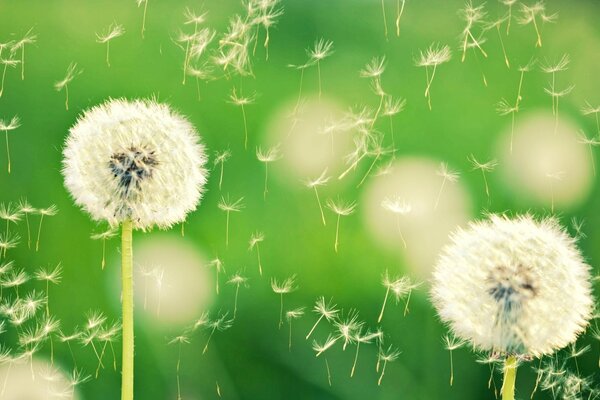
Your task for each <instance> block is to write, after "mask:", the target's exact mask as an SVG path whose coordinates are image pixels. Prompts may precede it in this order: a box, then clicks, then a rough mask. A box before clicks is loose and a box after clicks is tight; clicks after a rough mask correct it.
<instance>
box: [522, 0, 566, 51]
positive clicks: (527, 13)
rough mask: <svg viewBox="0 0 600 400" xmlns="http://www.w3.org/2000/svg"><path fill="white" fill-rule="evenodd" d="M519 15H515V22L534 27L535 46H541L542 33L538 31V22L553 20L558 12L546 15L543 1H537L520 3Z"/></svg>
mask: <svg viewBox="0 0 600 400" xmlns="http://www.w3.org/2000/svg"><path fill="white" fill-rule="evenodd" d="M519 5H520V6H521V10H520V11H521V15H520V16H519V17H517V22H518V23H519V24H520V25H529V24H532V25H533V28H534V29H535V34H536V37H537V40H536V42H535V46H536V47H542V34H541V32H540V27H539V23H540V22H554V21H555V20H556V18H557V17H558V14H552V15H548V14H546V5H545V4H544V1H538V2H536V3H534V4H532V5H527V4H523V3H520V4H519Z"/></svg>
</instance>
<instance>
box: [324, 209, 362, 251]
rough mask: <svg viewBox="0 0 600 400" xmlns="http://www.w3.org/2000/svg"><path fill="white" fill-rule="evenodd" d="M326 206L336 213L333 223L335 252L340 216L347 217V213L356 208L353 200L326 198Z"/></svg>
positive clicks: (337, 242)
mask: <svg viewBox="0 0 600 400" xmlns="http://www.w3.org/2000/svg"><path fill="white" fill-rule="evenodd" d="M325 206H326V207H327V208H329V209H330V210H331V211H332V212H333V213H334V214H336V215H337V222H336V225H335V242H334V246H333V248H334V249H335V252H336V253H337V251H338V247H339V237H340V217H342V216H344V217H347V216H348V215H350V214H352V213H354V211H355V209H356V203H355V202H345V201H343V200H340V199H337V200H332V199H327V203H326V204H325Z"/></svg>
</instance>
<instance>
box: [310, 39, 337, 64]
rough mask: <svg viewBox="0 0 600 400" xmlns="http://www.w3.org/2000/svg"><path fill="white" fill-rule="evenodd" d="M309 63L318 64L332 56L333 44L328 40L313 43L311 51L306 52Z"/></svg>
mask: <svg viewBox="0 0 600 400" xmlns="http://www.w3.org/2000/svg"><path fill="white" fill-rule="evenodd" d="M306 52H307V53H308V56H309V57H310V61H311V62H318V61H321V60H323V59H324V58H327V57H329V56H330V55H331V54H333V42H332V41H330V40H325V39H322V38H321V39H319V40H317V41H315V44H314V46H313V48H312V49H308V50H306Z"/></svg>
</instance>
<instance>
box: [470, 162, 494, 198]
mask: <svg viewBox="0 0 600 400" xmlns="http://www.w3.org/2000/svg"><path fill="white" fill-rule="evenodd" d="M468 160H469V161H470V162H471V164H472V165H473V170H480V171H481V175H482V176H483V183H484V185H485V194H486V196H487V198H488V202H489V201H490V189H489V187H488V181H487V177H486V175H485V173H486V172H492V171H493V170H494V168H496V167H497V166H498V162H497V161H496V160H495V159H494V160H490V161H487V162H480V161H478V160H477V159H476V158H475V156H474V155H473V154H471V155H470V156H469V157H468Z"/></svg>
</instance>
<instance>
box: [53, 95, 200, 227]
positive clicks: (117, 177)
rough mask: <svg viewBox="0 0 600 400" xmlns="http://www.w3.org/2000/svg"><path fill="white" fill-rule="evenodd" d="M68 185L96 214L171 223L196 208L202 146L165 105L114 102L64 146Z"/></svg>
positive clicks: (84, 121)
mask: <svg viewBox="0 0 600 400" xmlns="http://www.w3.org/2000/svg"><path fill="white" fill-rule="evenodd" d="M63 155H64V160H63V175H64V178H65V186H66V187H67V189H68V190H69V192H70V193H71V196H72V197H73V199H74V201H75V203H76V204H77V205H79V206H80V207H82V208H83V209H84V210H85V211H87V212H88V213H89V214H90V215H91V216H92V218H93V219H94V220H98V221H103V220H104V221H107V222H108V223H109V224H110V225H111V226H117V225H119V224H120V223H121V222H123V221H124V220H127V219H130V220H131V221H132V222H133V224H134V226H135V227H136V228H139V229H146V228H150V227H153V226H158V227H159V228H167V227H170V226H171V225H173V224H176V223H178V222H181V221H183V220H184V219H185V217H186V215H187V214H188V213H189V212H190V211H192V210H194V209H195V208H196V206H197V204H198V202H199V201H200V199H201V197H202V193H203V192H204V185H205V183H206V177H207V171H206V170H205V169H204V164H205V163H206V155H205V151H204V146H203V145H202V144H201V143H199V138H198V134H197V132H196V130H195V129H194V127H193V126H192V125H191V124H190V123H189V122H188V121H187V120H186V119H185V118H184V117H182V116H180V115H179V114H177V113H175V112H174V111H172V110H171V109H170V108H169V107H168V106H167V105H164V104H159V103H156V102H155V101H150V100H135V101H127V100H124V99H119V100H109V101H107V102H105V103H104V104H101V105H99V106H96V107H93V108H91V109H90V110H88V111H86V112H85V113H84V114H83V115H82V116H81V117H80V118H79V121H78V122H77V123H76V124H75V126H73V127H72V128H71V130H70V133H69V136H68V138H67V140H66V145H65V149H64V151H63Z"/></svg>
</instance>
